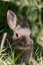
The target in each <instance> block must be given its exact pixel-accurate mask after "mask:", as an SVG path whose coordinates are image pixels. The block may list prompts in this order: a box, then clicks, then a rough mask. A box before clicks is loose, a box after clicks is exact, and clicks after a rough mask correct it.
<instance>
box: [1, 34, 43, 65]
mask: <svg viewBox="0 0 43 65" xmlns="http://www.w3.org/2000/svg"><path fill="white" fill-rule="evenodd" d="M6 36H7V33H4V35H3V38H2V42H1V46H0V65H22V64H16V62H17V60H18V59H19V57H20V56H21V55H22V53H23V52H24V51H22V52H21V53H20V54H19V55H18V56H17V57H16V58H15V57H14V51H13V50H12V47H11V45H10V43H9V48H10V50H11V52H10V53H6V52H5V50H6V48H4V47H3V46H4V42H5V39H6ZM3 39H4V41H3ZM38 51H39V48H37V49H36V51H35V53H34V56H35V55H36V56H37V60H36V61H35V62H37V64H38V65H43V57H42V56H41V54H40V58H39V57H38ZM29 65H31V62H29Z"/></svg>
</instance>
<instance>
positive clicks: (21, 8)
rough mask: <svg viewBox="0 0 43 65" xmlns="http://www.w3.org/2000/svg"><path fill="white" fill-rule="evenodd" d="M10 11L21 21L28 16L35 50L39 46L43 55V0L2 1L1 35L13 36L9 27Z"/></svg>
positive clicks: (0, 4)
mask: <svg viewBox="0 0 43 65" xmlns="http://www.w3.org/2000/svg"><path fill="white" fill-rule="evenodd" d="M8 10H12V11H14V12H15V14H16V15H17V17H18V19H19V21H22V18H23V15H25V14H26V15H27V17H28V24H29V27H30V30H31V37H32V39H33V40H34V45H35V50H36V49H37V46H38V47H39V49H40V50H41V51H42V55H43V0H3V1H2V0H0V35H1V34H3V33H4V32H7V33H8V34H9V35H10V34H12V31H11V30H10V29H9V27H8V25H7V16H6V15H7V11H8ZM10 32H11V33H10Z"/></svg>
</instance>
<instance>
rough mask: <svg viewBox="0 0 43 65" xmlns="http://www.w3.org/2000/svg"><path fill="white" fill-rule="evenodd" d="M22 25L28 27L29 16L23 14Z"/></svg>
mask: <svg viewBox="0 0 43 65" xmlns="http://www.w3.org/2000/svg"><path fill="white" fill-rule="evenodd" d="M21 27H28V21H27V16H26V15H24V16H23V21H22V25H21Z"/></svg>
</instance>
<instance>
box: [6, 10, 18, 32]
mask: <svg viewBox="0 0 43 65" xmlns="http://www.w3.org/2000/svg"><path fill="white" fill-rule="evenodd" d="M7 22H8V25H9V27H10V28H11V29H12V30H13V31H14V29H15V28H16V26H17V24H18V19H17V16H16V15H15V13H14V12H12V11H11V10H8V11H7Z"/></svg>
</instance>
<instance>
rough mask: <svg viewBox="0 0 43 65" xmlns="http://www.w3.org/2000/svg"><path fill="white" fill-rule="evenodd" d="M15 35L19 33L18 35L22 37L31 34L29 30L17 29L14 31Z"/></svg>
mask: <svg viewBox="0 0 43 65" xmlns="http://www.w3.org/2000/svg"><path fill="white" fill-rule="evenodd" d="M16 32H17V33H20V34H23V35H25V34H26V35H28V34H29V35H30V34H31V31H30V29H29V28H19V29H17V30H16Z"/></svg>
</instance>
